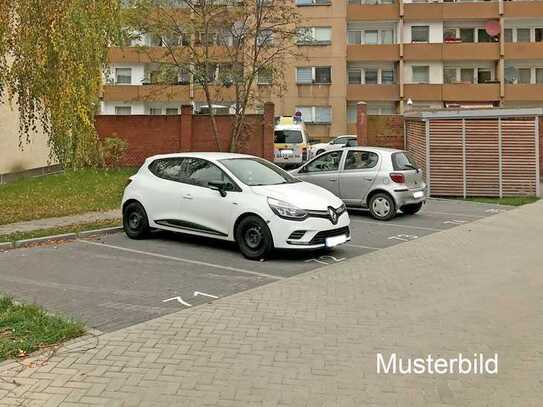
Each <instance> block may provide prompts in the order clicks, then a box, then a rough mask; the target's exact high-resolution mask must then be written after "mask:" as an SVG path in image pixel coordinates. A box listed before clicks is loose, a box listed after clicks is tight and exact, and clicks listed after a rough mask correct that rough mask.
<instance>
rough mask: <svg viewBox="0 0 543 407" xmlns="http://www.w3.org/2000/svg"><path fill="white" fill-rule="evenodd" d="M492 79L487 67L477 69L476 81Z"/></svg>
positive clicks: (483, 81)
mask: <svg viewBox="0 0 543 407" xmlns="http://www.w3.org/2000/svg"><path fill="white" fill-rule="evenodd" d="M491 81H492V71H491V70H490V69H487V68H479V69H477V83H488V82H491Z"/></svg>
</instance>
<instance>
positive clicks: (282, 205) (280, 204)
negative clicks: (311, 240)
mask: <svg viewBox="0 0 543 407" xmlns="http://www.w3.org/2000/svg"><path fill="white" fill-rule="evenodd" d="M268 205H269V206H270V208H271V210H272V211H273V213H275V214H276V215H277V216H279V217H280V218H284V219H290V220H304V219H305V218H306V217H307V212H306V211H305V210H303V209H300V208H298V207H297V206H294V205H292V204H289V203H288V202H285V201H281V200H279V199H275V198H270V197H268Z"/></svg>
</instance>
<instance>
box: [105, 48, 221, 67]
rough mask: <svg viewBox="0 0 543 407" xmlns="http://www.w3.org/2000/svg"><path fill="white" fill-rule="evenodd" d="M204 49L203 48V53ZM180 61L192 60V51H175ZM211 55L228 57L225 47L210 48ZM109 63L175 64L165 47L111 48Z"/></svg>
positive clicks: (109, 50)
mask: <svg viewBox="0 0 543 407" xmlns="http://www.w3.org/2000/svg"><path fill="white" fill-rule="evenodd" d="M203 50H204V49H203V48H202V51H203ZM174 52H175V53H176V56H177V59H178V60H179V61H183V60H185V61H186V60H188V59H190V58H191V56H190V50H189V49H187V48H183V47H179V48H177V49H176V50H175V51H174ZM209 53H210V56H211V57H212V58H217V59H221V58H224V57H225V56H226V50H225V49H224V47H210V48H209ZM108 61H109V62H110V63H140V64H144V63H149V62H163V63H174V61H173V59H172V57H171V53H170V51H169V50H168V49H167V48H163V47H127V48H119V47H110V48H109V49H108Z"/></svg>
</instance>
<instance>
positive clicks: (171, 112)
mask: <svg viewBox="0 0 543 407" xmlns="http://www.w3.org/2000/svg"><path fill="white" fill-rule="evenodd" d="M166 114H167V115H168V116H175V115H178V114H179V109H178V108H177V107H167V108H166Z"/></svg>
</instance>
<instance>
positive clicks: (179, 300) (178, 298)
mask: <svg viewBox="0 0 543 407" xmlns="http://www.w3.org/2000/svg"><path fill="white" fill-rule="evenodd" d="M173 300H176V301H177V302H178V303H179V304H183V305H184V306H185V307H192V305H191V304H189V303H188V302H186V301H183V298H181V297H180V296H179V295H178V296H177V297H173V298H168V299H167V300H162V302H170V301H173Z"/></svg>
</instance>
